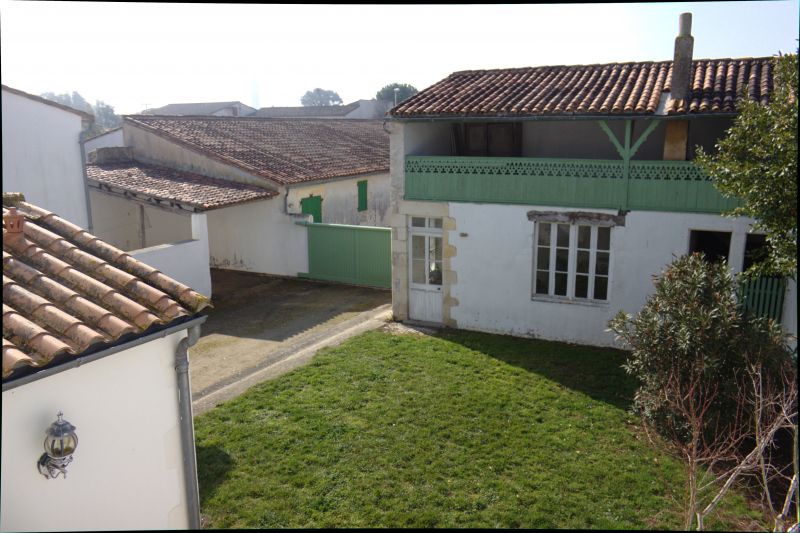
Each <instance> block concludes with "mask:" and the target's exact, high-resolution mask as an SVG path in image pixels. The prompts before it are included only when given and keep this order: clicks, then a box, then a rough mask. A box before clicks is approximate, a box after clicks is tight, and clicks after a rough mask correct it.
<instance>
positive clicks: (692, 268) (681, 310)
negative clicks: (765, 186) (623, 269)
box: [608, 254, 791, 437]
mask: <svg viewBox="0 0 800 533" xmlns="http://www.w3.org/2000/svg"><path fill="white" fill-rule="evenodd" d="M654 282H655V293H654V294H653V295H652V296H650V297H649V298H648V299H647V302H646V303H645V305H644V307H643V308H642V309H641V311H640V312H639V313H638V314H637V315H636V316H635V317H633V316H630V315H627V314H626V313H625V312H624V311H620V312H619V313H618V314H617V316H615V317H614V318H613V319H612V320H611V321H610V322H609V324H608V326H609V329H610V330H611V331H613V332H614V333H615V334H616V335H617V338H618V339H620V340H622V341H623V343H624V344H625V345H626V347H627V348H629V349H630V350H631V351H630V354H629V356H628V358H627V362H626V364H625V365H624V368H625V370H626V371H627V372H628V373H629V374H631V375H633V376H635V377H636V378H638V379H639V381H640V386H639V389H638V390H637V392H636V395H635V398H634V409H635V410H636V411H638V412H639V413H640V414H641V415H642V416H644V418H645V420H646V421H648V422H649V423H650V424H651V425H652V426H653V427H655V428H656V429H657V430H659V431H660V432H662V433H666V430H667V428H670V429H671V430H672V435H671V436H672V437H674V436H675V435H674V432H675V429H676V428H680V427H681V425H682V424H681V422H682V421H681V420H680V419H679V417H680V415H679V414H677V413H674V412H670V410H669V409H668V408H667V407H666V404H667V401H666V400H667V398H666V397H665V394H668V393H667V392H665V391H668V390H669V387H668V386H667V381H668V379H669V377H670V376H674V375H675V374H674V372H675V371H677V372H678V375H679V376H680V378H679V379H684V378H685V379H686V380H688V379H689V377H690V376H691V375H692V372H693V371H695V372H696V371H699V372H700V373H701V375H702V379H703V380H706V382H708V383H712V384H717V385H718V386H719V389H718V391H719V394H718V395H717V397H716V399H715V401H714V404H713V405H712V406H711V408H710V410H709V412H708V413H707V417H706V419H707V420H709V421H712V422H713V424H710V425H709V427H713V428H716V431H721V430H724V429H723V428H725V427H726V424H727V423H731V422H732V420H731V418H732V416H733V414H735V408H734V405H735V398H736V393H737V391H738V389H739V386H740V383H741V378H742V375H743V373H744V371H745V369H746V368H747V365H748V364H753V363H760V364H761V365H762V366H763V368H764V369H765V371H766V372H765V375H766V376H768V377H769V376H772V377H771V378H769V379H780V372H779V371H778V370H777V369H778V368H779V367H780V366H782V365H783V364H785V362H786V361H787V359H788V358H789V357H790V353H791V352H790V350H789V348H788V346H787V345H786V341H785V337H784V334H783V333H782V331H781V329H780V326H779V325H778V324H775V323H774V322H772V321H768V320H766V319H762V318H757V317H755V316H751V315H746V314H744V313H743V312H742V309H741V308H740V306H739V304H738V301H737V294H736V289H737V286H738V285H737V283H736V282H735V280H734V277H733V275H732V274H731V273H730V270H729V268H728V266H727V265H726V264H725V262H724V261H722V262H709V261H706V260H705V257H704V256H703V255H702V254H692V255H685V256H682V257H680V258H678V259H676V260H675V261H674V262H673V263H672V264H671V265H669V266H668V267H667V268H666V270H665V271H664V272H663V273H662V274H661V276H657V277H656V278H655V281H654ZM770 369H773V370H774V371H770ZM745 415H746V413H745ZM745 418H746V416H745Z"/></svg>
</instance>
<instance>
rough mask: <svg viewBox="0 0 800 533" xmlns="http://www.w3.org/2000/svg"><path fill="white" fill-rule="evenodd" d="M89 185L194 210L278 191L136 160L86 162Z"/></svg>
mask: <svg viewBox="0 0 800 533" xmlns="http://www.w3.org/2000/svg"><path fill="white" fill-rule="evenodd" d="M86 177H87V178H88V180H89V185H90V186H94V187H97V188H99V189H104V190H109V191H112V192H116V191H122V192H129V193H133V194H135V195H141V196H144V197H146V198H153V199H156V200H161V201H164V202H165V203H167V204H175V203H177V204H178V205H179V206H182V207H191V208H194V210H196V211H207V210H211V209H219V208H221V207H230V206H232V205H238V204H242V203H245V202H253V201H256V200H266V199H268V198H272V197H274V196H277V195H278V192H277V191H273V190H269V189H264V188H262V187H256V186H255V185H246V184H244V183H236V182H233V181H228V180H223V179H216V178H210V177H208V176H203V175H201V174H195V173H193V172H183V171H180V170H175V169H171V168H167V167H162V166H157V165H146V164H143V163H139V162H137V161H130V162H127V163H120V162H114V163H94V164H88V165H86Z"/></svg>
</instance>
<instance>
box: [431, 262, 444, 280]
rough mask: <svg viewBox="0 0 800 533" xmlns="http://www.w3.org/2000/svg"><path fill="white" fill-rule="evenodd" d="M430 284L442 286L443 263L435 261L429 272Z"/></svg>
mask: <svg viewBox="0 0 800 533" xmlns="http://www.w3.org/2000/svg"><path fill="white" fill-rule="evenodd" d="M428 283H429V284H430V285H441V284H442V263H441V261H435V262H432V263H431V270H430V272H428Z"/></svg>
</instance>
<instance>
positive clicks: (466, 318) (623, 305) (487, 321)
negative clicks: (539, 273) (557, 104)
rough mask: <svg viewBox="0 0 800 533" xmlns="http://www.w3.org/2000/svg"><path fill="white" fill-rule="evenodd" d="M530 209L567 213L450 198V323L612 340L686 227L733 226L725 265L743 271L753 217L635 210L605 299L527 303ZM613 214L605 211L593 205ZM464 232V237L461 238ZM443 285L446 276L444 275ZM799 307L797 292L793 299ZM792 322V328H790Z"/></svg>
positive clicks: (680, 247) (622, 230)
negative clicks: (613, 329) (620, 316)
mask: <svg viewBox="0 0 800 533" xmlns="http://www.w3.org/2000/svg"><path fill="white" fill-rule="evenodd" d="M530 210H547V211H570V209H565V208H557V207H540V206H501V205H493V204H481V205H478V204H466V203H450V204H449V216H450V218H451V219H452V221H453V222H454V227H452V228H451V229H450V231H448V242H449V244H450V245H452V246H453V248H454V251H453V257H452V258H451V269H452V270H453V271H454V272H455V276H453V277H454V278H455V279H456V282H455V283H453V284H452V285H451V286H450V287H449V288H450V294H451V296H452V297H453V298H454V299H455V301H456V304H455V305H453V306H452V307H451V311H450V312H451V318H452V319H453V320H454V321H455V324H454V325H455V326H456V327H459V328H464V329H475V330H481V331H489V332H497V333H507V334H512V335H518V336H531V337H537V338H542V339H548V340H557V341H566V342H575V343H579V344H591V345H598V346H612V345H614V340H613V335H612V334H611V333H607V332H606V331H605V329H606V327H607V326H606V324H607V323H608V321H609V320H610V319H611V318H612V317H613V316H614V315H615V314H616V313H617V312H618V311H620V310H624V311H625V312H627V313H636V312H638V310H639V309H640V308H641V306H642V305H643V304H644V303H645V300H646V298H647V297H648V296H649V295H650V294H652V292H653V282H652V276H653V275H654V274H659V273H661V272H662V271H663V269H664V268H665V267H666V266H667V265H668V264H669V263H671V262H672V261H673V260H674V259H675V258H676V257H677V256H680V255H683V254H685V253H687V251H688V249H689V232H690V230H709V231H730V232H732V236H731V246H730V255H729V263H730V265H731V268H732V270H733V271H734V272H738V271H739V270H740V269H741V266H742V261H743V259H744V242H745V236H746V233H747V231H748V230H749V228H750V223H751V222H752V221H751V220H750V219H746V218H737V219H731V218H725V217H721V216H716V215H706V214H688V213H662V212H647V211H634V212H631V213H628V215H627V216H626V221H625V226H624V227H623V226H617V227H615V228H613V230H612V234H611V277H610V290H609V301H608V303H607V304H591V303H574V302H569V303H568V302H552V301H541V300H538V301H537V300H532V298H531V293H532V279H533V226H534V224H533V222H530V221H528V218H527V212H528V211H530ZM592 211H597V212H605V213H610V214H616V212H615V211H609V210H592ZM462 234H466V236H462ZM445 282H447V279H445ZM794 301H795V303H794V306H796V296H794ZM795 327H796V326H795Z"/></svg>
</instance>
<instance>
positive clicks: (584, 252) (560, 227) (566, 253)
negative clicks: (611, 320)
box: [532, 222, 611, 302]
mask: <svg viewBox="0 0 800 533" xmlns="http://www.w3.org/2000/svg"><path fill="white" fill-rule="evenodd" d="M534 228H535V229H534V258H533V261H534V269H533V270H534V272H533V295H532V296H533V298H534V299H536V298H545V299H546V298H557V299H568V300H576V301H600V302H605V301H608V289H609V272H610V271H611V228H610V227H609V226H594V225H586V224H565V223H560V222H537V223H536V224H535V225H534Z"/></svg>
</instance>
